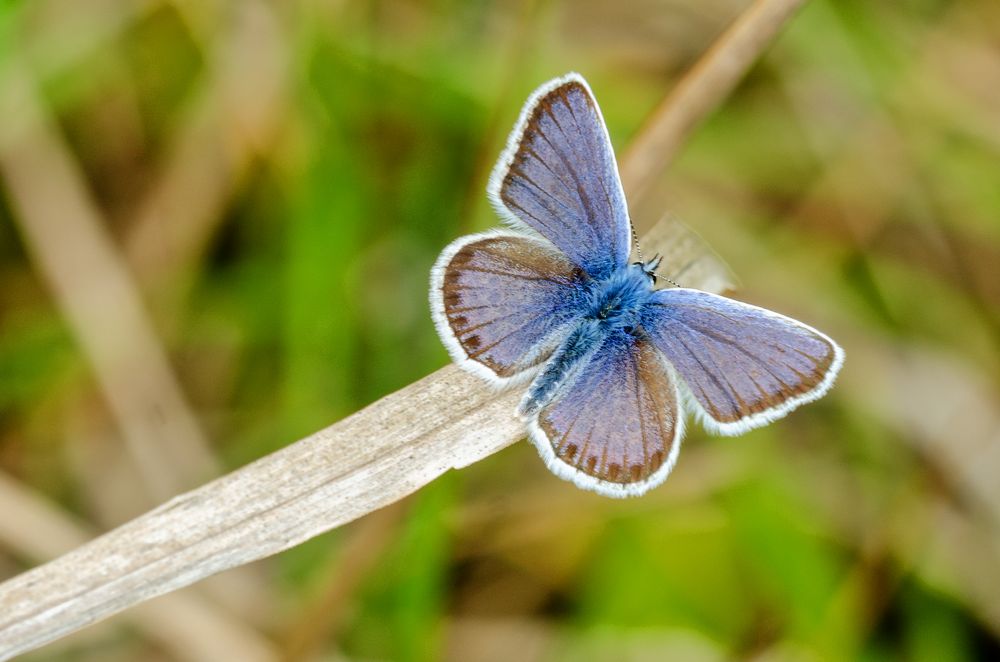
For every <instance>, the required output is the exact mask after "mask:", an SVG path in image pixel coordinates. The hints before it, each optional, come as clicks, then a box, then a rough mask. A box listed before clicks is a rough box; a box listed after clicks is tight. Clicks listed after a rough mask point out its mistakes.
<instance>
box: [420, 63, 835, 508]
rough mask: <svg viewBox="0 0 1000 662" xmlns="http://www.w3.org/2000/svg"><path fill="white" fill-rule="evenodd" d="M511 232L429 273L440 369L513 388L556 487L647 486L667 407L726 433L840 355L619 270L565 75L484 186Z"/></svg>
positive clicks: (615, 195) (462, 251)
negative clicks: (442, 354)
mask: <svg viewBox="0 0 1000 662" xmlns="http://www.w3.org/2000/svg"><path fill="white" fill-rule="evenodd" d="M487 190H488V193H489V197H490V200H491V202H492V203H493V205H494V207H495V208H496V211H497V213H498V214H499V215H500V217H501V218H502V219H503V220H504V221H506V222H507V224H508V225H509V226H510V227H511V229H510V230H494V231H490V232H484V233H481V234H474V235H469V236H467V237H462V238H460V239H458V240H456V241H454V242H453V243H451V244H450V245H449V246H448V247H446V248H445V249H444V251H443V252H442V253H441V256H440V257H439V258H438V260H437V263H436V264H435V265H434V268H433V270H432V272H431V291H430V300H431V310H432V312H433V315H434V322H435V325H436V326H437V330H438V333H439V334H440V336H441V340H442V341H443V342H444V344H445V346H446V347H447V348H448V350H449V352H450V354H451V356H452V358H453V359H454V360H455V362H456V363H457V364H458V365H459V366H461V367H462V368H465V369H466V370H468V371H470V372H472V373H474V374H476V375H479V376H481V377H483V378H485V379H487V380H488V381H489V382H491V383H493V384H495V385H499V386H508V385H514V384H525V383H528V382H530V385H529V386H528V388H527V392H526V393H525V395H524V397H523V399H522V400H521V403H520V406H519V407H518V413H519V414H520V416H521V417H522V418H523V420H524V421H525V423H526V425H527V428H528V433H529V436H530V438H531V440H532V442H534V444H535V446H536V447H537V448H538V452H539V453H540V454H541V456H542V458H543V459H544V460H545V464H546V465H547V466H548V467H549V469H550V470H552V472H553V473H555V474H556V475H557V476H559V477H560V478H564V479H567V480H570V481H572V482H573V483H575V484H576V485H578V486H579V487H581V488H584V489H587V490H592V491H594V492H597V493H599V494H604V495H607V496H612V497H625V496H635V495H639V494H643V493H644V492H646V491H647V490H649V489H651V488H653V487H655V486H656V485H659V484H660V483H662V482H663V481H664V480H665V479H666V477H667V474H668V473H669V472H670V470H671V468H672V467H673V466H674V462H675V461H676V460H677V453H678V451H679V450H680V445H681V438H682V436H683V434H684V419H685V416H684V411H685V409H686V410H688V411H690V412H692V413H693V414H694V415H695V417H696V418H698V419H699V420H700V421H701V422H702V424H704V426H705V427H706V428H707V429H708V430H709V431H712V432H716V433H719V434H725V435H735V434H741V433H743V432H746V431H747V430H750V429H752V428H756V427H759V426H762V425H765V424H767V423H770V422H771V421H773V420H775V419H777V418H780V417H782V416H784V415H785V414H787V413H788V412H790V411H791V410H792V409H794V408H796V407H798V406H799V405H801V404H803V403H806V402H810V401H812V400H815V399H817V398H819V397H820V396H822V395H823V394H824V393H826V392H827V390H829V388H830V386H831V385H832V384H833V380H834V378H835V377H836V375H837V372H838V371H839V370H840V367H841V365H842V364H843V361H844V352H843V350H842V349H841V348H840V347H839V346H838V345H837V343H835V342H834V341H833V340H831V339H830V338H828V337H827V336H826V335H824V334H822V333H820V332H819V331H817V330H816V329H813V328H812V327H809V326H806V325H805V324H803V323H801V322H797V321H796V320H793V319H790V318H788V317H784V316H782V315H779V314H777V313H773V312H771V311H769V310H764V309H762V308H757V307H755V306H751V305H748V304H745V303H741V302H739V301H734V300H732V299H727V298H725V297H721V296H717V295H714V294H709V293H707V292H701V291H698V290H692V289H685V288H681V287H671V288H667V289H657V287H656V274H655V270H656V267H657V265H658V259H656V258H654V259H653V260H650V261H648V262H636V263H632V264H629V261H628V260H629V254H630V252H631V241H630V237H631V222H630V220H629V215H628V208H627V207H626V204H625V194H624V192H623V191H622V185H621V180H620V178H619V176H618V168H617V165H616V163H615V157H614V152H613V151H612V148H611V141H610V138H609V137H608V132H607V128H606V127H605V125H604V119H603V117H602V116H601V111H600V109H599V108H598V106H597V101H596V100H595V99H594V95H593V93H592V92H591V91H590V87H589V86H588V85H587V83H586V81H585V80H584V79H583V78H582V77H581V76H580V75H578V74H572V73H571V74H568V75H566V76H563V77H561V78H556V79H555V80H552V81H550V82H548V83H546V84H544V85H542V86H541V87H540V88H539V89H538V90H536V91H535V92H534V94H532V95H531V97H530V98H529V99H528V102H527V103H526V104H525V106H524V109H523V110H522V112H521V117H520V119H519V120H518V122H517V125H516V126H515V127H514V131H513V132H512V133H511V135H510V138H509V140H508V142H507V148H506V149H505V150H504V152H503V154H501V155H500V159H499V161H498V162H497V164H496V167H495V169H494V171H493V174H492V176H491V178H490V183H489V186H488V189H487Z"/></svg>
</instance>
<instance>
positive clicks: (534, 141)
mask: <svg viewBox="0 0 1000 662" xmlns="http://www.w3.org/2000/svg"><path fill="white" fill-rule="evenodd" d="M489 193H490V197H491V199H492V201H493V203H494V205H495V206H496V207H497V211H498V212H499V213H500V215H501V216H502V217H503V218H504V219H505V220H507V221H508V222H510V223H511V224H512V225H514V226H517V227H520V226H528V227H530V228H531V229H532V230H534V231H535V232H538V233H539V234H541V235H542V236H544V237H545V238H546V239H548V240H549V241H550V242H552V244H554V245H555V246H556V247H557V248H558V249H559V250H561V251H562V252H563V253H565V254H566V255H567V256H568V257H569V258H570V259H571V260H572V261H573V262H574V263H575V264H577V265H579V266H580V267H582V268H583V269H584V270H585V271H586V272H587V273H588V274H590V275H591V276H593V277H594V278H604V277H606V276H608V275H609V274H610V273H611V272H612V271H614V270H615V269H616V268H619V267H622V266H624V265H625V264H626V263H627V261H628V256H629V250H630V225H629V218H628V208H627V207H626V204H625V194H624V192H623V191H622V186H621V180H620V178H619V176H618V168H617V165H616V163H615V156H614V151H613V150H612V148H611V142H610V140H609V139H608V133H607V130H606V129H605V127H604V120H603V119H602V117H601V111H600V109H599V108H598V106H597V102H596V101H595V100H594V97H593V95H592V94H591V92H590V88H589V87H587V84H586V82H584V80H583V79H582V78H580V77H579V76H577V75H575V74H570V75H569V76H565V77H563V78H560V79H556V80H555V81H553V82H552V83H550V84H549V85H546V86H544V87H542V88H541V89H540V90H538V92H536V93H535V95H534V96H533V97H532V99H530V100H529V101H528V103H527V104H526V105H525V108H524V112H523V113H522V115H521V120H520V122H518V125H517V126H516V127H515V128H514V132H513V133H512V134H511V138H510V141H509V143H508V147H507V151H506V152H504V154H503V155H502V156H501V157H500V160H499V162H498V163H497V167H496V169H495V170H494V173H493V176H492V178H491V181H490V186H489Z"/></svg>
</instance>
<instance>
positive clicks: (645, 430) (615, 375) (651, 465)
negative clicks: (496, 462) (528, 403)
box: [528, 335, 684, 497]
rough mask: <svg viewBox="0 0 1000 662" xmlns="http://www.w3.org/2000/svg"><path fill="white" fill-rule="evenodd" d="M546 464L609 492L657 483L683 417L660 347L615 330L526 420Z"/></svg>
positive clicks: (670, 459)
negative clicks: (555, 392)
mask: <svg viewBox="0 0 1000 662" xmlns="http://www.w3.org/2000/svg"><path fill="white" fill-rule="evenodd" d="M528 430H529V433H530V435H531V439H532V441H533V442H534V444H535V445H536V446H537V447H538V450H539V452H540V453H541V455H542V458H543V459H544V460H545V462H546V464H547V465H548V467H549V469H551V470H552V471H553V472H554V473H555V474H556V475H557V476H559V477H561V478H565V479H567V480H571V481H572V482H574V483H575V484H576V485H578V486H579V487H582V488H584V489H588V490H592V491H594V492H597V493H599V494H604V495H606V496H613V497H625V496H636V495H639V494H643V493H644V492H646V491H647V490H649V489H650V488H652V487H655V486H656V485H659V484H660V483H662V482H663V481H664V479H665V478H666V477H667V474H668V473H669V472H670V469H671V468H672V467H673V464H674V461H675V459H676V457H677V452H678V450H679V449H680V443H681V436H682V435H683V431H684V419H683V416H682V414H681V410H680V400H679V394H678V390H677V386H676V382H675V380H674V378H673V376H672V374H671V372H670V370H669V368H668V366H667V364H666V363H665V361H664V359H663V357H662V355H661V354H660V352H659V351H658V350H657V349H656V348H655V347H653V346H652V345H651V344H649V343H648V342H646V341H644V340H638V339H635V338H632V337H629V336H624V335H616V336H612V337H611V338H609V339H607V340H605V341H604V343H603V345H602V346H601V347H600V348H599V349H598V350H597V351H596V352H595V353H594V354H593V355H592V358H591V359H590V360H589V362H588V363H587V364H586V365H584V366H582V367H580V368H579V370H578V371H577V373H576V376H575V377H574V378H573V379H572V380H571V381H569V382H568V383H567V385H565V386H564V387H562V388H561V389H560V390H559V391H558V392H557V394H556V395H555V397H554V398H553V399H552V400H551V401H550V402H549V403H548V404H547V405H546V406H544V407H542V408H541V410H540V411H538V413H537V414H536V415H535V416H534V417H533V418H532V419H531V420H529V421H528Z"/></svg>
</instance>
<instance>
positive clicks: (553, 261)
mask: <svg viewBox="0 0 1000 662" xmlns="http://www.w3.org/2000/svg"><path fill="white" fill-rule="evenodd" d="M587 278H589V277H588V276H587V275H586V274H584V273H583V272H582V271H581V269H580V268H579V267H577V266H576V265H574V264H573V263H571V262H570V261H569V260H568V259H567V258H566V257H565V256H563V255H561V254H560V253H558V252H557V251H556V250H555V249H553V248H552V247H551V246H550V245H549V244H547V243H546V242H544V241H542V240H541V239H537V238H534V237H526V236H522V235H515V234H511V233H486V234H483V235H472V236H469V237H463V238H462V239H460V240H459V241H457V242H455V243H454V244H452V246H450V247H449V248H448V249H446V250H445V252H444V253H443V254H442V256H441V259H440V260H439V262H438V266H437V267H435V279H436V282H435V283H434V284H433V285H432V299H433V300H434V303H433V305H434V307H435V311H434V312H435V319H436V321H437V323H438V327H439V330H440V331H441V332H442V337H443V338H445V339H446V344H448V348H449V350H450V351H451V353H452V355H453V357H454V358H455V360H456V361H458V362H459V363H460V364H462V365H465V366H466V367H471V368H474V369H476V370H478V371H479V373H480V374H482V375H484V376H486V377H490V378H494V380H495V381H496V380H499V381H501V382H502V381H504V380H508V379H510V378H512V377H514V376H516V375H517V374H518V373H521V372H523V371H524V370H527V369H529V368H532V367H534V366H536V365H538V364H539V363H540V362H541V361H543V360H544V359H545V358H547V357H548V355H549V354H550V353H551V351H552V350H553V349H554V347H555V345H556V344H557V343H558V342H559V341H561V340H562V338H563V336H564V334H565V327H566V325H567V324H568V323H570V322H571V321H572V320H574V319H575V318H576V317H577V316H578V308H577V307H575V306H573V305H572V303H573V302H574V300H575V299H574V297H575V296H577V292H578V289H579V286H580V283H581V282H582V281H583V280H585V279H587ZM449 338H450V339H451V340H452V341H451V342H448V340H449ZM481 369H485V370H486V371H488V372H483V371H482V370H481Z"/></svg>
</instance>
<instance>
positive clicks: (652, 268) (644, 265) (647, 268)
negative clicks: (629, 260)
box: [633, 255, 663, 285]
mask: <svg viewBox="0 0 1000 662" xmlns="http://www.w3.org/2000/svg"><path fill="white" fill-rule="evenodd" d="M662 261H663V256H661V255H654V256H653V257H652V258H651V259H649V260H646V261H645V262H634V263H633V264H634V265H635V266H637V267H639V268H640V269H642V273H644V274H646V276H647V277H648V278H649V280H650V281H652V283H653V285H656V270H657V269H659V268H660V262H662Z"/></svg>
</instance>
